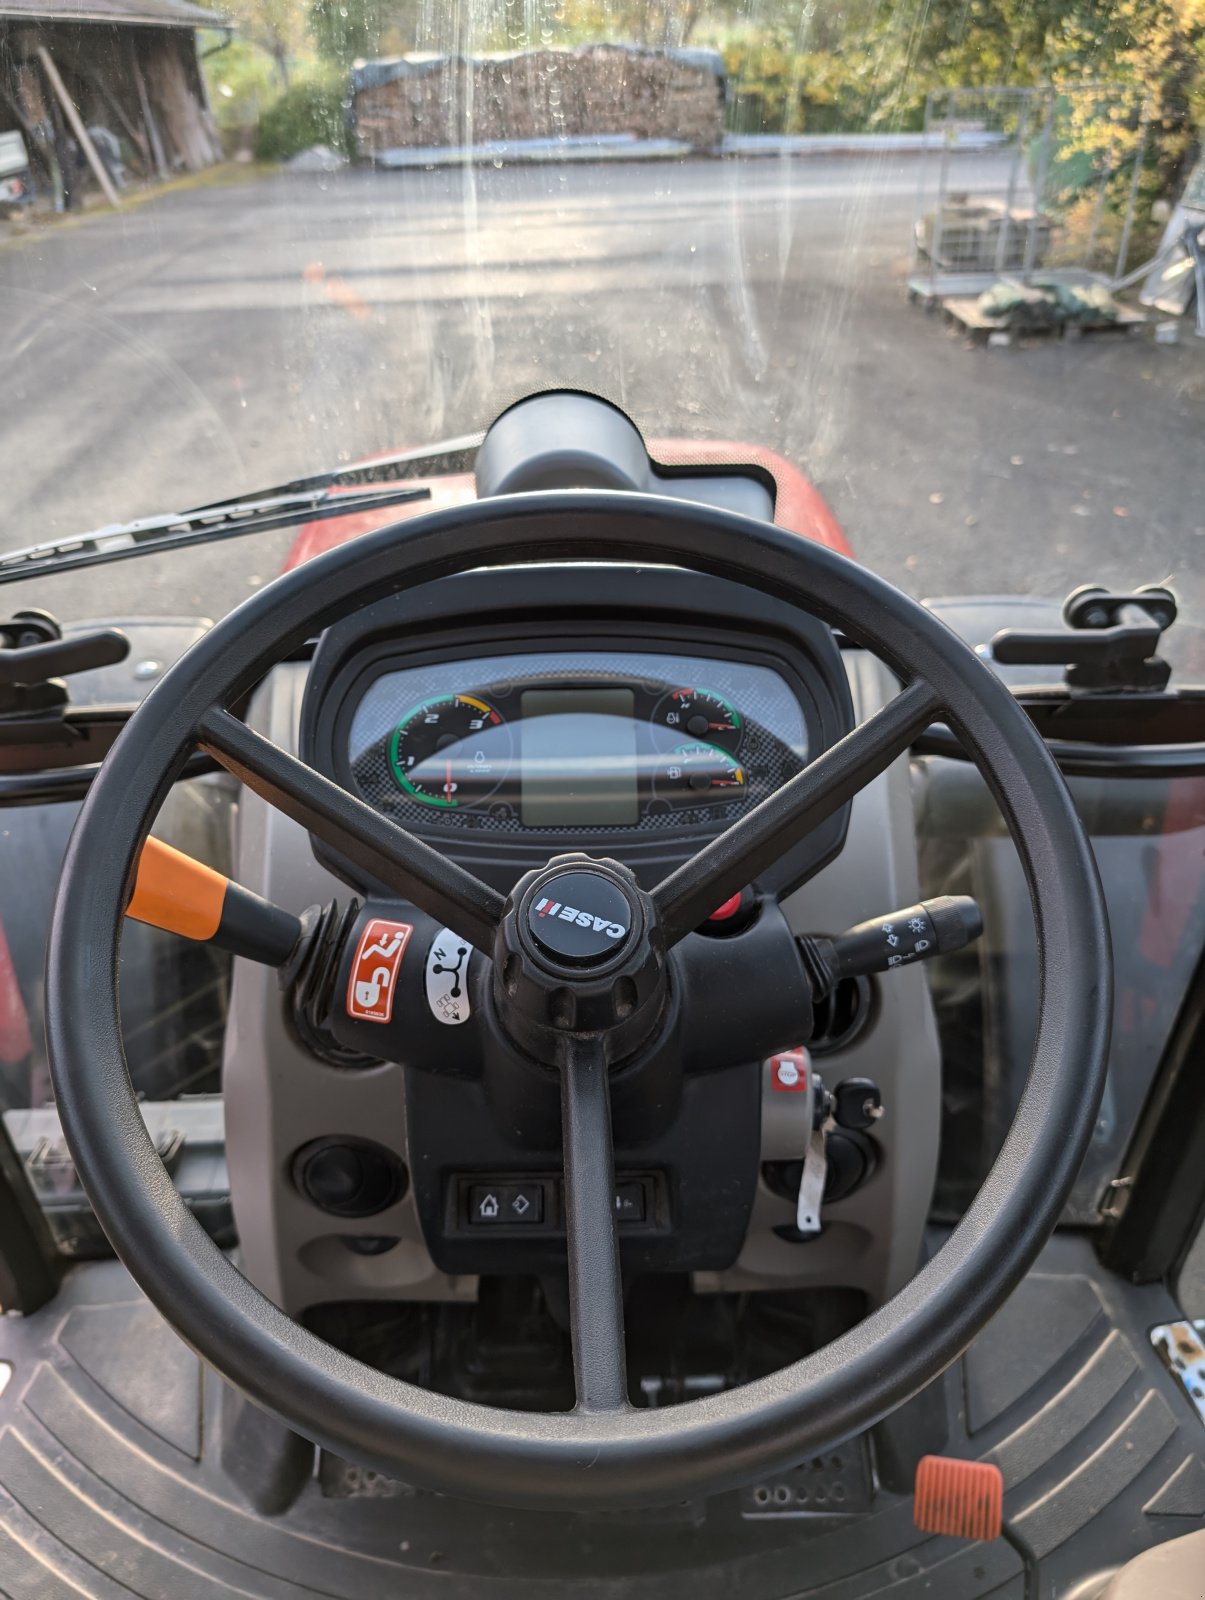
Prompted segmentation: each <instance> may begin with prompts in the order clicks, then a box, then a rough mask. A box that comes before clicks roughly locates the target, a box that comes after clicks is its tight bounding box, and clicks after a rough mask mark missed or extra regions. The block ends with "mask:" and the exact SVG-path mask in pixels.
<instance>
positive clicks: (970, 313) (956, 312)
mask: <svg viewBox="0 0 1205 1600" xmlns="http://www.w3.org/2000/svg"><path fill="white" fill-rule="evenodd" d="M937 304H938V306H939V307H940V308H941V311H942V314H943V316H944V317H945V319H946V321H947V322H950V323H954V324H956V325H957V326H958V327H960V328H962V330H963V332H964V333H966V334H967V335H968V336H969V337H970V338H971V339H972V340H973V341H974V343H976V344H987V343H988V342H989V340H990V341H991V343H992V344H1012V343H1013V342H1014V341H1015V340H1018V339H1025V338H1030V337H1033V338H1035V339H1079V338H1081V337H1082V336H1083V335H1084V334H1088V333H1123V334H1134V333H1137V332H1138V330H1139V329H1140V328H1145V327H1146V318H1145V317H1144V316H1143V314H1142V313H1141V312H1140V311H1134V310H1132V309H1131V308H1130V307H1129V306H1119V307H1118V314H1117V316H1116V317H1115V318H1114V319H1113V320H1111V321H1110V320H1109V319H1108V318H1105V317H1100V318H1096V319H1093V320H1091V321H1081V322H1056V323H1052V324H1051V325H1050V326H1049V327H1045V328H1043V327H1031V328H1019V329H1017V328H1010V327H1009V325H1008V319H1007V318H1006V317H989V316H987V315H986V313H984V312H983V311H981V310H980V309H979V300H978V297H977V296H970V297H964V296H962V295H942V296H940V297H939V298H938V301H937Z"/></svg>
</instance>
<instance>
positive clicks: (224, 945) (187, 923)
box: [126, 839, 301, 967]
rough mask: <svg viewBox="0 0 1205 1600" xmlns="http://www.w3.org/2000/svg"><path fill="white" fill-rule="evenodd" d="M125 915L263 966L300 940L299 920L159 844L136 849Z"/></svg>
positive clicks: (278, 961)
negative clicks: (135, 871)
mask: <svg viewBox="0 0 1205 1600" xmlns="http://www.w3.org/2000/svg"><path fill="white" fill-rule="evenodd" d="M126 916H127V917H132V918H133V919H134V921H135V922H147V923H149V924H150V925H151V927H153V928H162V929H163V930H164V931H165V932H166V933H178V934H180V935H181V936H182V937H183V938H185V939H196V940H198V941H199V942H201V943H203V944H216V945H217V946H219V948H220V949H222V950H229V951H230V953H231V955H236V956H246V957H247V958H248V960H250V961H261V962H263V964H264V965H265V966H268V967H279V966H283V965H284V963H285V962H286V961H287V960H288V959H289V957H290V955H292V953H293V951H294V950H295V949H296V947H297V942H298V940H299V939H300V937H301V920H300V918H298V917H295V916H293V915H292V913H291V912H288V911H282V910H281V909H280V907H279V906H274V905H271V904H269V902H268V901H267V900H261V899H260V897H259V896H258V895H257V894H252V893H251V891H250V889H244V888H241V887H240V885H239V884H237V883H232V882H231V881H230V879H229V878H224V877H223V876H222V874H221V873H220V872H215V871H214V869H213V868H212V867H207V866H204V865H203V864H202V863H201V862H200V861H194V860H193V858H192V857H191V856H186V855H184V854H183V853H182V852H181V851H179V850H173V849H172V847H171V845H169V844H164V843H163V842H162V841H161V840H159V839H148V840H147V841H146V843H145V844H144V845H143V847H142V856H141V858H140V859H139V862H138V876H137V878H136V879H135V881H134V893H133V894H132V895H131V896H130V903H129V905H128V906H127V907H126Z"/></svg>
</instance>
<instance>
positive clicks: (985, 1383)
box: [0, 1236, 1205, 1600]
mask: <svg viewBox="0 0 1205 1600" xmlns="http://www.w3.org/2000/svg"><path fill="white" fill-rule="evenodd" d="M1175 1315H1176V1308H1175V1307H1174V1305H1173V1303H1172V1302H1171V1300H1170V1298H1169V1297H1168V1296H1167V1295H1166V1294H1165V1293H1164V1292H1163V1291H1162V1290H1160V1289H1155V1288H1135V1287H1133V1286H1131V1285H1128V1284H1124V1283H1121V1282H1119V1281H1117V1280H1115V1279H1112V1278H1110V1277H1108V1276H1107V1275H1106V1274H1105V1273H1103V1272H1102V1271H1101V1269H1100V1267H1099V1266H1098V1264H1097V1263H1096V1260H1095V1257H1094V1255H1093V1253H1092V1250H1091V1246H1090V1244H1089V1243H1088V1242H1087V1241H1086V1240H1085V1239H1084V1238H1082V1237H1076V1236H1068V1237H1066V1238H1059V1239H1056V1240H1054V1241H1053V1242H1052V1243H1051V1244H1050V1245H1049V1246H1048V1247H1047V1249H1046V1250H1045V1251H1044V1253H1043V1255H1042V1257H1041V1258H1040V1260H1039V1262H1038V1265H1037V1267H1036V1268H1035V1270H1034V1271H1033V1272H1032V1273H1031V1274H1030V1275H1029V1277H1028V1278H1027V1279H1026V1280H1025V1281H1024V1283H1023V1284H1022V1285H1021V1286H1020V1288H1019V1289H1018V1290H1017V1291H1016V1293H1015V1294H1014V1296H1013V1298H1012V1299H1011V1300H1010V1301H1009V1303H1008V1305H1007V1306H1006V1307H1005V1308H1004V1309H1003V1310H1002V1311H1001V1313H1000V1314H999V1316H998V1317H997V1318H996V1319H995V1321H994V1322H993V1324H992V1325H991V1327H990V1328H989V1329H988V1330H987V1331H986V1332H985V1333H984V1334H983V1335H981V1336H980V1338H979V1339H978V1340H977V1341H976V1343H975V1344H974V1345H973V1346H972V1348H971V1350H970V1351H969V1352H968V1354H967V1356H966V1357H965V1358H964V1360H963V1361H961V1362H960V1363H958V1364H957V1365H956V1366H955V1367H953V1368H951V1370H950V1371H949V1372H948V1373H947V1374H946V1375H945V1377H944V1378H943V1379H942V1380H940V1383H941V1385H942V1391H943V1393H944V1396H945V1400H946V1405H947V1410H948V1415H949V1426H950V1440H949V1445H948V1447H947V1448H948V1452H949V1453H950V1454H953V1455H959V1456H963V1457H967V1458H971V1459H982V1460H988V1461H992V1462H995V1463H996V1464H997V1465H998V1466H999V1467H1000V1469H1001V1471H1002V1473H1003V1475H1004V1481H1005V1502H1004V1503H1005V1536H1004V1537H1003V1538H1002V1539H1000V1540H997V1541H996V1542H994V1543H992V1544H965V1543H961V1542H960V1541H957V1540H953V1539H946V1538H936V1537H932V1536H929V1535H926V1534H922V1533H920V1532H919V1531H918V1530H917V1529H916V1528H915V1527H914V1526H913V1523H912V1514H911V1504H910V1500H909V1498H908V1497H907V1496H904V1495H900V1494H894V1493H891V1492H889V1491H888V1490H886V1489H884V1488H883V1487H881V1486H880V1485H879V1482H878V1478H877V1477H876V1475H875V1471H874V1463H873V1457H872V1452H871V1451H870V1449H869V1445H868V1442H867V1441H866V1440H858V1441H855V1442H854V1444H853V1445H845V1446H842V1447H840V1448H839V1449H838V1450H835V1451H833V1452H832V1453H831V1455H829V1456H826V1457H825V1458H823V1460H821V1461H819V1462H809V1463H804V1464H802V1465H801V1466H799V1467H797V1468H796V1469H794V1470H793V1471H791V1472H788V1473H783V1474H779V1475H778V1476H777V1477H775V1478H772V1479H769V1480H767V1481H766V1482H764V1483H761V1484H757V1485H753V1486H750V1487H749V1488H747V1489H744V1490H742V1491H740V1492H739V1493H733V1494H727V1495H721V1496H717V1497H716V1498H714V1499H712V1500H709V1501H706V1502H700V1503H697V1504H694V1503H692V1504H684V1505H679V1506H675V1507H670V1508H667V1509H664V1510H662V1509H653V1508H650V1509H649V1510H647V1511H645V1512H634V1513H622V1514H620V1513H616V1514H613V1515H600V1514H594V1515H588V1516H587V1515H583V1516H576V1517H574V1516H564V1515H557V1516H546V1515H542V1514H538V1513H520V1512H513V1511H503V1510H496V1509H493V1508H488V1507H480V1506H469V1505H466V1504H465V1503H463V1502H459V1501H456V1500H453V1499H450V1498H447V1497H444V1496H439V1495H433V1494H429V1493H425V1492H422V1491H418V1490H414V1489H411V1488H409V1487H407V1486H405V1485H402V1484H398V1483H394V1482H392V1481H391V1480H389V1479H387V1478H382V1477H380V1476H379V1475H377V1474H373V1473H368V1472H364V1471H363V1470H361V1469H358V1468H355V1467H351V1466H349V1465H348V1463H346V1462H341V1461H339V1460H338V1459H337V1458H335V1457H331V1456H328V1455H325V1454H323V1455H321V1459H317V1455H318V1453H316V1452H313V1451H311V1450H309V1448H308V1447H305V1448H303V1449H302V1450H301V1451H300V1456H299V1459H300V1470H299V1471H298V1470H296V1460H297V1459H298V1452H297V1451H296V1450H294V1451H293V1457H294V1467H293V1468H292V1469H290V1470H291V1471H292V1478H291V1480H290V1481H288V1483H287V1492H284V1493H281V1494H278V1495H277V1503H278V1504H279V1505H281V1506H283V1509H281V1510H280V1511H279V1513H278V1514H276V1515H267V1514H265V1513H264V1511H263V1510H257V1509H256V1506H257V1505H259V1506H260V1507H264V1506H268V1505H271V1504H272V1502H273V1493H274V1489H273V1481H271V1480H272V1472H271V1471H270V1470H269V1469H268V1468H267V1467H266V1466H265V1463H266V1462H267V1461H269V1460H270V1459H271V1458H272V1453H273V1449H274V1446H273V1442H272V1441H273V1438H274V1437H275V1438H276V1439H277V1441H279V1438H280V1437H282V1435H280V1434H279V1433H277V1434H275V1435H274V1433H273V1425H272V1424H271V1423H268V1422H262V1423H261V1419H259V1414H258V1413H249V1412H248V1411H247V1409H246V1408H242V1407H241V1404H240V1403H239V1402H236V1401H234V1398H233V1396H231V1395H230V1394H229V1391H226V1390H225V1389H224V1386H223V1385H222V1384H221V1383H220V1381H219V1380H218V1379H216V1378H215V1377H214V1375H213V1374H212V1373H209V1372H206V1371H204V1370H203V1369H202V1367H201V1364H200V1362H199V1361H198V1359H197V1357H196V1356H195V1355H194V1354H193V1353H192V1352H191V1351H189V1350H188V1349H187V1348H186V1347H185V1346H184V1345H183V1344H182V1343H181V1342H180V1341H179V1340H178V1339H177V1338H176V1336H175V1335H174V1334H173V1333H172V1332H171V1331H170V1329H168V1328H167V1327H166V1325H165V1324H164V1323H163V1322H162V1321H161V1319H160V1318H159V1317H158V1315H157V1313H156V1312H154V1311H153V1310H152V1309H151V1307H150V1306H149V1305H148V1304H147V1302H146V1301H145V1300H144V1299H143V1298H142V1296H141V1295H140V1294H139V1292H138V1290H137V1289H136V1288H135V1287H134V1285H133V1283H132V1281H131V1280H130V1278H129V1277H128V1276H127V1275H126V1273H125V1272H124V1270H123V1269H122V1268H121V1267H119V1266H118V1265H116V1264H115V1263H111V1262H109V1263H88V1264H83V1265H80V1266H78V1267H75V1268H73V1269H71V1270H70V1271H69V1272H68V1274H67V1277H66V1280H65V1282H64V1285H63V1288H62V1291H61V1292H60V1294H59V1296H58V1297H57V1299H56V1300H55V1301H54V1302H53V1303H52V1304H51V1305H49V1306H47V1307H45V1308H44V1309H43V1310H42V1311H40V1312H38V1313H37V1314H36V1315H34V1316H30V1317H25V1318H20V1317H5V1318H2V1319H0V1361H3V1362H4V1363H6V1364H7V1366H8V1368H9V1369H11V1370H10V1371H9V1375H8V1380H7V1383H6V1385H5V1387H4V1389H3V1392H2V1393H0V1594H2V1595H3V1596H4V1597H5V1600H58V1597H60V1596H61V1597H63V1600H67V1597H71V1600H79V1597H80V1596H81V1595H82V1596H96V1597H98V1600H118V1597H123V1596H129V1595H138V1596H140V1597H142V1600H220V1597H221V1596H223V1595H231V1596H234V1595H238V1596H252V1597H255V1600H299V1597H302V1596H323V1597H344V1596H346V1597H348V1600H351V1597H355V1600H387V1597H388V1600H395V1597H396V1596H398V1595H400V1594H404V1595H406V1596H407V1600H426V1597H435V1596H439V1597H440V1600H502V1597H510V1596H524V1597H526V1596H532V1595H535V1596H540V1595H549V1596H552V1595H558V1596H559V1595H572V1596H575V1597H580V1600H618V1597H619V1596H620V1595H622V1596H623V1597H624V1600H633V1597H636V1600H646V1597H647V1600H662V1597H669V1596H678V1595H690V1596H691V1597H692V1600H694V1597H695V1596H698V1595H707V1596H708V1597H712V1596H731V1597H735V1596H738V1595H739V1596H740V1597H742V1600H763V1597H764V1600H771V1597H773V1600H783V1597H789V1596H801V1595H805V1594H807V1595H820V1596H823V1597H824V1600H855V1597H857V1600H864V1597H866V1596H871V1595H878V1594H883V1593H888V1592H889V1593H890V1595H891V1596H892V1597H893V1600H896V1597H900V1600H912V1597H913V1596H920V1595H922V1594H923V1595H925V1596H926V1597H936V1600H945V1597H948V1600H975V1597H978V1596H988V1595H992V1596H1009V1597H1016V1600H1036V1597H1038V1596H1048V1595H1056V1594H1065V1593H1068V1592H1070V1591H1071V1590H1072V1589H1073V1588H1075V1586H1076V1585H1077V1584H1083V1583H1084V1582H1085V1580H1087V1579H1089V1578H1090V1577H1091V1576H1093V1575H1096V1574H1104V1573H1107V1572H1108V1571H1109V1570H1110V1569H1112V1568H1115V1567H1116V1566H1119V1565H1120V1564H1121V1563H1122V1562H1124V1561H1125V1560H1127V1559H1129V1558H1130V1557H1131V1556H1133V1555H1136V1554H1137V1553H1138V1552H1139V1551H1140V1550H1142V1549H1144V1548H1146V1547H1147V1546H1149V1545H1152V1544H1156V1543H1159V1542H1161V1541H1163V1540H1165V1539H1169V1538H1173V1537H1175V1536H1176V1535H1178V1534H1180V1533H1183V1532H1186V1531H1190V1530H1191V1528H1192V1527H1193V1526H1194V1524H1195V1523H1196V1522H1197V1520H1198V1519H1199V1518H1200V1517H1201V1516H1202V1515H1205V1426H1202V1423H1201V1422H1200V1420H1199V1419H1198V1417H1197V1416H1196V1415H1195V1413H1194V1412H1193V1409H1192V1407H1191V1405H1190V1403H1189V1400H1188V1398H1187V1396H1186V1395H1185V1394H1184V1393H1182V1392H1181V1391H1180V1390H1179V1389H1178V1388H1177V1385H1176V1384H1175V1382H1174V1380H1173V1379H1172V1378H1171V1376H1170V1374H1169V1373H1168V1372H1167V1371H1166V1369H1165V1368H1164V1366H1163V1364H1162V1362H1161V1361H1160V1360H1159V1358H1158V1356H1157V1355H1156V1353H1155V1352H1154V1351H1153V1349H1152V1348H1151V1346H1150V1342H1149V1338H1148V1334H1149V1330H1150V1328H1151V1327H1152V1326H1154V1325H1155V1324H1157V1323H1163V1322H1167V1321H1169V1320H1172V1319H1174V1317H1175ZM3 1374H4V1369H3V1368H0V1380H2V1379H3ZM248 1419H250V1425H248ZM897 1442H898V1441H897ZM224 1447H225V1448H224ZM276 1454H277V1456H278V1457H279V1456H280V1452H279V1451H277V1452H276ZM286 1454H287V1452H286ZM278 1466H279V1462H278ZM278 1477H279V1472H278ZM285 1478H286V1479H287V1478H288V1474H287V1473H286V1475H285ZM284 1481H285V1479H281V1480H280V1482H284ZM280 1482H278V1483H277V1484H276V1488H277V1489H279V1487H280ZM1082 1592H1083V1593H1084V1594H1087V1593H1090V1592H1091V1589H1090V1588H1089V1589H1088V1590H1085V1591H1082Z"/></svg>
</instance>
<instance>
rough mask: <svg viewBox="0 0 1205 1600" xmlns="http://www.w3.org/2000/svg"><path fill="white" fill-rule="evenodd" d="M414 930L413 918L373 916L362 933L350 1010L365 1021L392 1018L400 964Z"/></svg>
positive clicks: (350, 988)
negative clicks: (394, 919) (390, 920)
mask: <svg viewBox="0 0 1205 1600" xmlns="http://www.w3.org/2000/svg"><path fill="white" fill-rule="evenodd" d="M413 932H414V928H413V926H412V924H410V923H409V922H387V921H386V920H385V918H384V917H373V918H372V920H371V921H370V922H369V923H368V925H367V926H366V927H365V929H364V932H363V933H362V934H361V935H360V942H359V944H358V945H357V946H356V953H355V956H354V958H353V960H352V964H351V976H350V977H349V978H348V980H347V1014H348V1016H349V1017H357V1018H358V1019H359V1020H360V1021H361V1022H388V1021H389V1019H390V1017H391V1016H392V1015H393V995H394V990H395V989H396V988H397V974H398V968H399V967H400V966H401V964H402V957H403V956H404V955H405V954H406V946H407V945H408V944H409V943H410V935H411V934H412V933H413Z"/></svg>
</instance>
